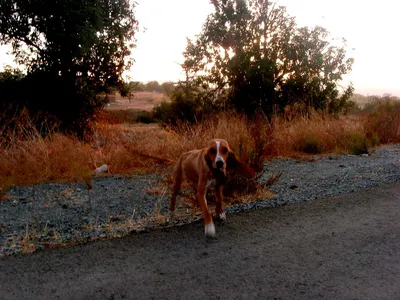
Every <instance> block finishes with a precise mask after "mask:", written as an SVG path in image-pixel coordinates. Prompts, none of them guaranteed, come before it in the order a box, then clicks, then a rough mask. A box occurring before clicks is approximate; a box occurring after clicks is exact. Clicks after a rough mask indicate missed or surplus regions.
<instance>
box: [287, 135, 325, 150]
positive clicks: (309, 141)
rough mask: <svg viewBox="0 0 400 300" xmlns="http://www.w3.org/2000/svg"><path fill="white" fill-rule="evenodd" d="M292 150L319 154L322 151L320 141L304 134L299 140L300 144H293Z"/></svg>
mask: <svg viewBox="0 0 400 300" xmlns="http://www.w3.org/2000/svg"><path fill="white" fill-rule="evenodd" d="M294 148H295V150H296V151H300V152H305V153H310V154H319V153H322V152H323V151H324V149H323V145H322V144H321V141H320V140H318V138H317V137H315V136H313V135H311V134H305V135H304V136H302V137H301V138H300V143H299V144H295V145H294Z"/></svg>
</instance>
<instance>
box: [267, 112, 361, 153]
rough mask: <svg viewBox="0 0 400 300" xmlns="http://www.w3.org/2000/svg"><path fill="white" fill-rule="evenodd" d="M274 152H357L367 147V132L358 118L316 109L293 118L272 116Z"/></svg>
mask: <svg viewBox="0 0 400 300" xmlns="http://www.w3.org/2000/svg"><path fill="white" fill-rule="evenodd" d="M273 128H274V130H273V141H274V142H273V143H274V147H273V149H271V150H272V151H271V153H270V155H271V156H293V155H298V154H301V153H309V154H319V153H330V152H333V153H354V154H360V153H358V152H363V151H366V147H367V145H366V142H367V140H366V134H365V132H364V127H363V123H362V122H361V120H360V119H359V118H356V117H351V116H350V117H349V116H341V117H333V116H330V115H325V114H321V113H317V112H312V113H311V114H310V115H307V116H303V115H299V116H296V117H295V118H293V119H291V120H286V119H285V118H284V117H277V118H275V119H274V120H273Z"/></svg>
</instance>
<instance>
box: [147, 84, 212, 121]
mask: <svg viewBox="0 0 400 300" xmlns="http://www.w3.org/2000/svg"><path fill="white" fill-rule="evenodd" d="M170 98H171V101H169V102H167V101H162V102H161V103H160V104H159V105H157V106H155V107H154V109H153V117H154V118H155V119H156V120H158V121H159V122H160V123H162V124H163V125H167V126H172V127H176V126H177V125H179V124H181V123H186V122H188V123H189V124H193V123H198V122H200V121H202V120H204V118H205V117H206V116H208V115H210V114H211V113H216V112H217V111H218V107H217V106H216V105H215V103H213V102H212V101H211V99H212V98H211V97H210V95H209V91H207V90H203V89H201V88H198V87H197V86H194V85H190V84H185V83H180V84H179V85H178V86H177V87H175V88H174V90H173V91H172V92H171V94H170Z"/></svg>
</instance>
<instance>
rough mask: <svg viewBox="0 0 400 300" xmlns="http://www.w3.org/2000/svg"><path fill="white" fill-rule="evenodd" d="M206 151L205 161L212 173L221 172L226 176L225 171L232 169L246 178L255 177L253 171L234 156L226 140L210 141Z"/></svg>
mask: <svg viewBox="0 0 400 300" xmlns="http://www.w3.org/2000/svg"><path fill="white" fill-rule="evenodd" d="M206 149H207V152H206V157H205V159H206V162H207V165H208V166H209V168H210V169H211V170H212V171H217V172H222V173H223V174H225V175H226V169H227V168H232V169H236V170H237V171H239V172H240V173H241V174H242V175H244V176H246V177H249V178H252V177H254V176H255V172H254V170H253V169H252V168H251V167H250V166H248V165H247V164H245V163H243V162H242V161H241V160H240V159H239V158H238V157H237V156H236V155H235V153H234V152H233V151H232V149H231V148H230V147H229V144H228V142H227V141H226V140H224V139H214V140H211V141H210V142H209V145H208V147H207V148H206Z"/></svg>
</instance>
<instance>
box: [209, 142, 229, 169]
mask: <svg viewBox="0 0 400 300" xmlns="http://www.w3.org/2000/svg"><path fill="white" fill-rule="evenodd" d="M208 155H209V158H210V160H211V163H212V167H213V168H214V169H222V170H224V169H225V168H226V163H227V159H228V155H229V145H228V142H227V141H225V140H222V139H216V140H212V141H211V144H210V146H209V150H208Z"/></svg>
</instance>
